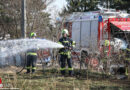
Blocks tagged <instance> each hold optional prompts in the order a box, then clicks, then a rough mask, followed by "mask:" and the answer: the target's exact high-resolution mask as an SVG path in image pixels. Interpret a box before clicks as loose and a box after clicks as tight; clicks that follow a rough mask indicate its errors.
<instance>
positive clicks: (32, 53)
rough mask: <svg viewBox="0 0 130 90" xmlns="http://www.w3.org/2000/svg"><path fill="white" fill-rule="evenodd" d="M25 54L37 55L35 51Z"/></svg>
mask: <svg viewBox="0 0 130 90" xmlns="http://www.w3.org/2000/svg"><path fill="white" fill-rule="evenodd" d="M27 55H37V53H27Z"/></svg>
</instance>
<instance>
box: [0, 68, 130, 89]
mask: <svg viewBox="0 0 130 90" xmlns="http://www.w3.org/2000/svg"><path fill="white" fill-rule="evenodd" d="M24 72H25V71H23V72H22V73H20V74H16V73H14V72H0V77H1V78H2V84H3V86H4V88H19V89H20V90H130V79H126V80H117V79H113V78H111V76H109V75H105V74H101V73H96V72H89V71H87V70H81V71H80V70H74V76H73V77H69V76H68V73H66V76H65V77H63V76H61V75H60V72H59V70H57V69H47V70H44V71H43V70H37V72H36V73H35V74H24Z"/></svg>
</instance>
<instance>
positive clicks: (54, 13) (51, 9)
mask: <svg viewBox="0 0 130 90" xmlns="http://www.w3.org/2000/svg"><path fill="white" fill-rule="evenodd" d="M66 4H67V2H66V0H55V1H54V2H53V3H52V4H50V5H49V6H48V8H47V10H46V11H47V12H48V13H50V14H51V16H50V18H52V20H51V21H52V23H54V22H55V20H56V18H58V17H59V16H58V13H59V12H61V11H62V9H63V7H64V6H65V5H66Z"/></svg>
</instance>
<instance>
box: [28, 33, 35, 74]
mask: <svg viewBox="0 0 130 90" xmlns="http://www.w3.org/2000/svg"><path fill="white" fill-rule="evenodd" d="M30 37H31V39H35V37H36V33H34V32H32V33H31V34H30ZM36 61H37V50H36V49H31V50H28V51H27V66H26V69H27V72H26V74H27V73H30V70H32V73H34V72H35V70H36Z"/></svg>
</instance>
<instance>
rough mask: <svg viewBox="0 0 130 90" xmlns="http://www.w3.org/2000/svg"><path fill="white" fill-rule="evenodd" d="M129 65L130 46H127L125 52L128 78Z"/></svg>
mask: <svg viewBox="0 0 130 90" xmlns="http://www.w3.org/2000/svg"><path fill="white" fill-rule="evenodd" d="M129 64H130V45H128V46H127V48H126V52H125V66H126V70H125V75H126V76H128V68H129Z"/></svg>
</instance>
